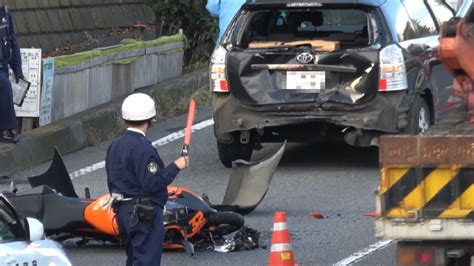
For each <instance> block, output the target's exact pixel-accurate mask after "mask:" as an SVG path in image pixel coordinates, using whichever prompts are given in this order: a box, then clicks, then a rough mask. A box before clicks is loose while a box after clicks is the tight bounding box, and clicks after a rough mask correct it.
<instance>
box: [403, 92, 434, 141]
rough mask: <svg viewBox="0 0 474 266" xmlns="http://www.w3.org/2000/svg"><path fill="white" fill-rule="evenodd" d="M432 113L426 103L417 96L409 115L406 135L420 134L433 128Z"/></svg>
mask: <svg viewBox="0 0 474 266" xmlns="http://www.w3.org/2000/svg"><path fill="white" fill-rule="evenodd" d="M431 124H432V123H431V112H430V109H429V107H428V104H426V101H425V100H424V99H423V98H421V97H419V96H417V97H416V99H415V102H414V103H413V106H412V108H411V110H410V113H409V115H408V127H407V130H406V133H410V134H420V133H424V132H425V131H427V130H428V129H429V128H430V127H431Z"/></svg>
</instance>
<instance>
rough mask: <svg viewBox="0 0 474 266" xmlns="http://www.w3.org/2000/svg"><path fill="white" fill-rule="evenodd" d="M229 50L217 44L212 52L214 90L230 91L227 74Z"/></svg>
mask: <svg viewBox="0 0 474 266" xmlns="http://www.w3.org/2000/svg"><path fill="white" fill-rule="evenodd" d="M226 55H227V50H226V49H225V48H224V47H222V46H221V45H217V47H216V49H215V50H214V52H213V53H212V57H211V66H210V74H211V75H210V86H211V90H212V91H213V92H229V84H228V82H227V77H226V75H225V57H226Z"/></svg>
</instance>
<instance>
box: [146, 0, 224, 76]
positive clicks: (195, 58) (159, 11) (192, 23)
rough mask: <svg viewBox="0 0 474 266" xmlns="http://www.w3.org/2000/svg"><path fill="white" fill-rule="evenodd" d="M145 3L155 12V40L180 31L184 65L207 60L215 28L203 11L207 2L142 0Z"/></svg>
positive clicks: (214, 39)
mask: <svg viewBox="0 0 474 266" xmlns="http://www.w3.org/2000/svg"><path fill="white" fill-rule="evenodd" d="M145 3H146V4H148V5H149V6H151V7H152V8H153V10H154V11H155V18H156V34H157V37H158V36H162V35H173V34H176V33H178V31H179V29H183V34H184V35H185V36H186V37H187V39H188V45H187V47H186V48H187V49H186V52H185V62H184V63H185V65H186V66H188V67H189V66H193V65H196V64H198V65H199V64H200V63H204V62H207V61H208V59H209V57H210V54H211V53H212V50H213V49H214V46H215V41H216V39H217V36H218V31H219V26H218V24H217V20H216V19H214V18H212V17H211V16H210V15H209V13H208V12H207V10H206V3H207V0H145Z"/></svg>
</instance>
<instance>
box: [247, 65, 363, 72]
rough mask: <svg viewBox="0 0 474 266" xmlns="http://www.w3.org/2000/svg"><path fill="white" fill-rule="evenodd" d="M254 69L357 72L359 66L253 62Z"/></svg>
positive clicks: (252, 67)
mask: <svg viewBox="0 0 474 266" xmlns="http://www.w3.org/2000/svg"><path fill="white" fill-rule="evenodd" d="M250 67H251V69H252V70H265V69H267V70H277V71H278V70H280V71H296V70H302V71H329V72H342V73H356V72H357V68H355V67H349V66H334V65H320V64H308V65H302V64H253V65H251V66H250Z"/></svg>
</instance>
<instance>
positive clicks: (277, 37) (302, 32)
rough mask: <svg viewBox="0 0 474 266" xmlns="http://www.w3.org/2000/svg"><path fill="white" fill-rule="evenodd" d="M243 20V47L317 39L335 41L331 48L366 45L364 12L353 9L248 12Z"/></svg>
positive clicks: (367, 20)
mask: <svg viewBox="0 0 474 266" xmlns="http://www.w3.org/2000/svg"><path fill="white" fill-rule="evenodd" d="M247 21H248V23H244V25H245V26H244V27H245V29H244V34H243V39H242V40H241V42H240V43H241V44H242V46H243V48H253V47H255V45H254V44H255V43H265V42H267V44H269V45H271V44H275V45H277V44H282V45H284V44H287V43H289V42H299V43H301V41H313V42H312V43H313V44H314V41H318V40H319V41H323V43H328V44H331V43H337V45H336V46H334V47H363V46H367V45H368V44H369V28H370V27H369V19H368V15H367V13H366V12H364V11H361V10H356V9H320V10H266V11H259V12H253V13H250V15H249V19H248V20H247Z"/></svg>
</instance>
